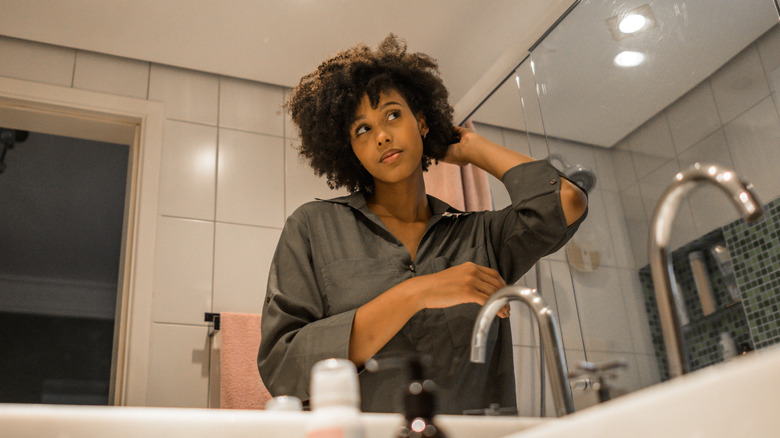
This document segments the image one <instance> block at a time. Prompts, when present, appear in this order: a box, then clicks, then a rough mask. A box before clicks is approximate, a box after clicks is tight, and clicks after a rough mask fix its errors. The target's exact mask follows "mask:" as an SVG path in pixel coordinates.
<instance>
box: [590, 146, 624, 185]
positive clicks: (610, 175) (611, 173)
mask: <svg viewBox="0 0 780 438" xmlns="http://www.w3.org/2000/svg"><path fill="white" fill-rule="evenodd" d="M593 158H594V159H595V160H596V167H595V168H594V169H593V171H594V172H596V188H598V189H602V190H618V184H617V179H616V178H615V170H614V168H613V167H612V157H611V155H610V150H609V149H600V148H593Z"/></svg>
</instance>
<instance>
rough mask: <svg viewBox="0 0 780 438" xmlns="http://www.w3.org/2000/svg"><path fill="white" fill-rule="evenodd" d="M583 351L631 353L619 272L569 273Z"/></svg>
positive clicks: (631, 347) (603, 268)
mask: <svg viewBox="0 0 780 438" xmlns="http://www.w3.org/2000/svg"><path fill="white" fill-rule="evenodd" d="M572 280H573V282H574V290H575V291H576V294H577V306H578V310H579V316H580V324H581V326H582V335H583V341H584V343H585V351H587V352H588V356H590V355H591V354H592V352H594V351H624V352H633V351H634V348H633V340H632V339H631V333H630V331H629V330H626V327H628V319H627V317H626V306H625V304H624V301H623V291H622V290H621V287H620V278H619V270H618V269H616V268H610V267H602V268H600V269H598V270H597V271H595V272H588V273H584V272H578V271H574V270H573V271H572Z"/></svg>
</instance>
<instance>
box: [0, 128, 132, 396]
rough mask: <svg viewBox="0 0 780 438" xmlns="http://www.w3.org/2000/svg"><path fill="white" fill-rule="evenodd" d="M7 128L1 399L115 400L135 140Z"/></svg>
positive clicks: (1, 180)
mask: <svg viewBox="0 0 780 438" xmlns="http://www.w3.org/2000/svg"><path fill="white" fill-rule="evenodd" d="M0 134H2V138H3V139H4V142H3V144H2V147H3V155H2V158H3V160H2V163H0V170H2V173H0V212H2V214H0V242H2V248H3V249H2V251H0V333H6V334H11V336H8V337H7V338H6V341H5V342H4V345H3V349H4V354H3V356H4V359H3V360H2V361H0V402H4V403H58V404H108V403H109V388H110V380H111V362H112V351H113V340H114V333H113V332H114V326H115V319H116V318H115V313H116V301H117V300H116V298H117V295H118V293H121V288H120V287H119V271H120V269H119V268H120V262H121V248H122V236H123V229H122V227H123V221H124V216H125V212H124V209H125V193H126V190H127V187H126V181H127V169H128V159H129V152H130V145H122V144H113V143H106V142H99V141H92V140H84V139H79V138H73V137H64V136H57V135H51V134H43V133H39V132H28V131H21V130H13V129H9V128H5V127H0ZM14 139H15V140H16V141H14Z"/></svg>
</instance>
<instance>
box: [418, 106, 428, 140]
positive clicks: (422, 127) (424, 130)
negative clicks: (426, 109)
mask: <svg viewBox="0 0 780 438" xmlns="http://www.w3.org/2000/svg"><path fill="white" fill-rule="evenodd" d="M415 117H416V118H417V129H418V130H419V131H420V135H421V136H422V137H423V138H425V136H426V135H428V124H427V123H425V115H424V114H423V113H422V112H418V113H417V114H416V116H415Z"/></svg>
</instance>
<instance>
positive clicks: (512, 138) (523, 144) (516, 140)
mask: <svg viewBox="0 0 780 438" xmlns="http://www.w3.org/2000/svg"><path fill="white" fill-rule="evenodd" d="M501 131H502V133H503V134H504V146H506V147H508V148H509V149H512V150H513V151H517V152H520V153H521V154H524V155H528V156H529V157H530V156H531V146H530V145H529V143H528V133H526V132H520V131H515V130H514V129H502V130H501Z"/></svg>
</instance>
